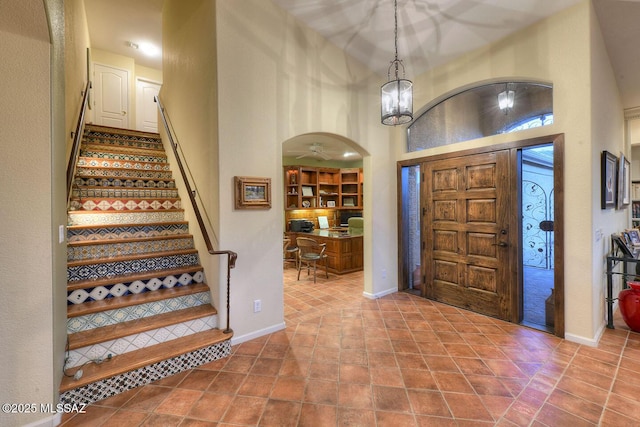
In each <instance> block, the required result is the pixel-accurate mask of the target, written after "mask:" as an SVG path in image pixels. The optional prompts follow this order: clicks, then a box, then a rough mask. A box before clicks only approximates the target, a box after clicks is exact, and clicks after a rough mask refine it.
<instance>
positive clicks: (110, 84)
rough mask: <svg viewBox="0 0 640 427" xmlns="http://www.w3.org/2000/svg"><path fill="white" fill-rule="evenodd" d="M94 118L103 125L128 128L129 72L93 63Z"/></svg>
mask: <svg viewBox="0 0 640 427" xmlns="http://www.w3.org/2000/svg"><path fill="white" fill-rule="evenodd" d="M94 73H95V79H94V81H95V110H96V112H95V120H96V123H97V124H99V125H103V126H113V127H117V128H122V129H128V128H129V72H128V71H127V70H123V69H119V68H113V67H109V66H106V65H101V64H95V65H94Z"/></svg>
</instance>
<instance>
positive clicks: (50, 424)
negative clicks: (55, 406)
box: [23, 414, 62, 427]
mask: <svg viewBox="0 0 640 427" xmlns="http://www.w3.org/2000/svg"><path fill="white" fill-rule="evenodd" d="M61 422H62V414H54V415H51V416H49V417H47V418H43V419H41V420H38V421H34V422H32V423H29V424H25V425H24V426H23V427H55V426H57V425H60V423H61Z"/></svg>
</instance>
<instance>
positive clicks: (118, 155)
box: [80, 146, 167, 163]
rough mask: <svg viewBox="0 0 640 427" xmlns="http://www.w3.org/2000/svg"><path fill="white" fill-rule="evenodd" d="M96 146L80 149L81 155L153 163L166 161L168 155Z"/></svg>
mask: <svg viewBox="0 0 640 427" xmlns="http://www.w3.org/2000/svg"><path fill="white" fill-rule="evenodd" d="M94 148H95V147H88V146H85V147H84V148H82V149H81V150H80V157H86V158H96V159H111V160H120V161H127V162H152V163H166V162H167V156H164V155H161V154H158V155H153V154H148V153H136V152H135V151H132V152H130V153H127V152H123V151H124V150H121V151H107V150H103V151H101V150H100V147H97V149H94Z"/></svg>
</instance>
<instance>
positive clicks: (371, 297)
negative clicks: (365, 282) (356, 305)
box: [362, 288, 398, 299]
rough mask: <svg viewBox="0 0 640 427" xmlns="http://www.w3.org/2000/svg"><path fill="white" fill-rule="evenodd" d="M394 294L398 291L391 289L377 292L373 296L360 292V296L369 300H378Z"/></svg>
mask: <svg viewBox="0 0 640 427" xmlns="http://www.w3.org/2000/svg"><path fill="white" fill-rule="evenodd" d="M396 292H398V290H397V289H393V288H392V289H387V290H386V291H382V292H377V293H375V294H372V293H369V292H362V296H363V297H365V298H369V299H378V298H382V297H384V296H387V295H391V294H395V293H396Z"/></svg>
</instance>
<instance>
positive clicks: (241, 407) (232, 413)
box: [222, 396, 267, 425]
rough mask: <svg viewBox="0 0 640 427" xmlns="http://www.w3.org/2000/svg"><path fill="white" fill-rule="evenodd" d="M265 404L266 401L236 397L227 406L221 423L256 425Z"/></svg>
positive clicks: (257, 398)
mask: <svg viewBox="0 0 640 427" xmlns="http://www.w3.org/2000/svg"><path fill="white" fill-rule="evenodd" d="M266 404H267V399H263V398H259V397H249V396H236V397H235V398H234V399H233V401H232V402H231V404H230V405H229V408H228V409H227V412H226V413H225V414H224V417H223V418H222V421H223V422H225V423H231V424H234V423H235V424H249V425H257V424H258V421H259V420H260V417H261V416H262V413H263V412H264V408H265V406H266Z"/></svg>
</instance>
